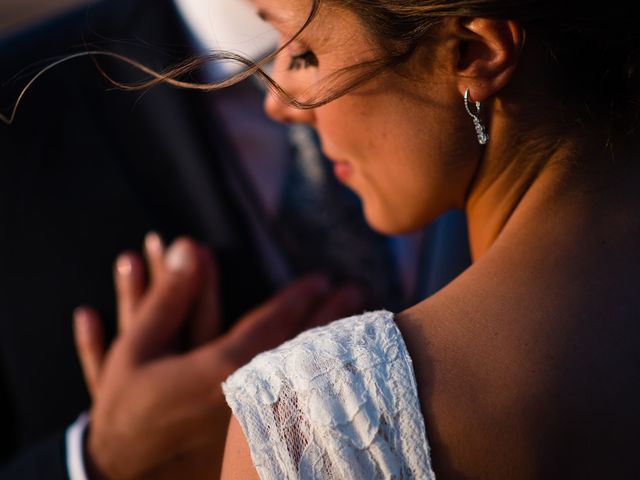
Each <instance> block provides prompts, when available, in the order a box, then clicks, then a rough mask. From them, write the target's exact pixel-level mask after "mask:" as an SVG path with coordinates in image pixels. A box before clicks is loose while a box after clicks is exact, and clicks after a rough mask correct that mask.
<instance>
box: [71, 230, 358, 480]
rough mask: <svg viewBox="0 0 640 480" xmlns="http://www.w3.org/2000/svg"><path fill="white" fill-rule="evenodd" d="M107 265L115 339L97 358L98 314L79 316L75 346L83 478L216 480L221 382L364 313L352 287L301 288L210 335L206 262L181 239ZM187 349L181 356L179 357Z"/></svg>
mask: <svg viewBox="0 0 640 480" xmlns="http://www.w3.org/2000/svg"><path fill="white" fill-rule="evenodd" d="M146 257H147V263H148V265H149V273H150V282H149V286H148V288H147V287H145V283H146V282H145V269H144V264H143V261H142V259H141V258H139V257H138V256H137V255H135V254H125V255H123V256H121V257H120V258H119V259H118V261H117V262H116V269H115V281H116V291H117V296H118V325H119V329H120V334H119V336H118V337H117V338H116V340H115V341H114V342H113V344H112V346H111V348H110V349H109V351H108V352H106V353H105V351H104V345H103V334H102V324H101V321H100V318H99V316H98V315H97V313H96V312H94V311H93V310H91V309H89V308H81V309H78V310H77V311H76V315H75V336H76V344H77V348H78V353H79V356H80V360H81V363H82V366H83V370H84V373H85V378H86V381H87V385H88V387H89V390H90V392H91V395H92V397H93V405H92V408H91V424H90V429H89V431H88V434H87V440H86V449H85V453H86V458H85V462H86V463H87V465H88V469H89V470H90V476H91V478H92V479H93V478H110V479H124V478H154V479H160V478H190V479H191V478H194V479H196V478H215V476H216V475H217V473H218V471H219V467H220V464H219V463H220V460H221V455H222V451H223V448H224V441H225V436H226V430H227V423H228V419H229V415H230V411H229V409H228V407H227V406H226V403H225V401H224V398H223V395H222V390H221V388H220V384H221V382H222V381H224V380H225V379H226V377H227V376H228V375H229V374H230V373H232V372H233V371H234V370H236V369H237V368H238V367H240V366H242V365H243V364H244V363H246V362H247V361H249V360H250V359H251V358H252V357H253V356H254V355H255V354H257V353H259V352H261V351H263V350H266V349H269V348H272V347H275V346H277V345H278V344H280V343H282V342H283V341H284V340H286V339H288V338H290V337H292V336H293V335H295V334H297V333H298V332H300V331H301V330H303V329H305V328H308V327H311V326H314V325H321V324H324V323H327V322H329V321H331V320H334V319H336V318H339V317H341V316H345V315H348V314H351V313H354V312H356V311H357V310H358V309H360V308H362V305H361V295H360V294H359V291H358V289H356V288H354V287H343V288H341V289H338V290H332V288H331V286H330V284H329V282H328V281H327V279H326V278H324V277H322V276H310V277H306V278H303V279H301V280H298V281H296V282H294V283H293V284H291V285H290V286H289V287H287V288H286V289H284V290H283V291H281V292H280V293H279V294H278V295H276V296H275V297H274V298H273V299H271V300H270V301H268V302H267V303H265V304H264V305H262V306H260V307H259V308H257V309H255V310H253V311H252V312H250V313H249V314H247V315H246V316H245V317H244V318H242V319H241V320H240V321H238V322H237V323H236V325H235V326H234V328H233V329H231V330H230V331H229V332H228V333H226V334H225V335H223V336H219V337H217V335H218V333H219V330H220V314H219V309H218V296H217V282H218V279H217V274H216V268H215V265H214V263H213V260H212V258H211V255H210V254H209V253H208V251H207V250H206V249H205V248H204V247H200V246H198V245H196V244H195V243H194V242H192V241H190V240H188V239H179V240H177V241H176V242H175V243H174V244H173V245H172V246H171V247H170V248H169V250H168V252H166V254H165V252H164V247H163V246H162V243H161V241H160V240H159V237H157V236H155V235H151V236H149V237H148V238H147V241H146ZM185 344H186V348H185Z"/></svg>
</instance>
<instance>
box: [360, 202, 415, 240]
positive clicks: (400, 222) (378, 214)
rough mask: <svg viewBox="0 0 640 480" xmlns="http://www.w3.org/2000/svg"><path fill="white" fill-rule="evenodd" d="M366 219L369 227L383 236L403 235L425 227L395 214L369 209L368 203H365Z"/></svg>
mask: <svg viewBox="0 0 640 480" xmlns="http://www.w3.org/2000/svg"><path fill="white" fill-rule="evenodd" d="M364 217H365V220H366V221H367V223H368V224H369V226H370V227H371V228H372V229H373V230H375V231H376V232H378V233H381V234H382V235H403V234H406V233H412V232H415V231H417V230H421V229H422V228H423V227H424V225H423V224H422V223H419V222H415V221H411V219H409V218H403V217H402V216H400V215H394V214H393V212H388V211H385V210H382V209H377V208H368V207H367V204H366V202H365V203H364Z"/></svg>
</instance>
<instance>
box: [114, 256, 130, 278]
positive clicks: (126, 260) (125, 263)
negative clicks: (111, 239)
mask: <svg viewBox="0 0 640 480" xmlns="http://www.w3.org/2000/svg"><path fill="white" fill-rule="evenodd" d="M116 271H117V272H118V275H122V276H127V275H131V272H132V271H133V262H132V261H131V257H130V256H129V255H120V256H119V257H118V260H117V261H116Z"/></svg>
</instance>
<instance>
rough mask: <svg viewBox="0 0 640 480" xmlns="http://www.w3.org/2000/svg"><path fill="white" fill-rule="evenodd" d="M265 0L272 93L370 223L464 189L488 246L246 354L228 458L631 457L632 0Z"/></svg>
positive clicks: (420, 465)
mask: <svg viewBox="0 0 640 480" xmlns="http://www.w3.org/2000/svg"><path fill="white" fill-rule="evenodd" d="M255 4H256V6H257V8H258V10H259V12H260V15H261V16H262V17H263V18H265V19H266V20H267V21H269V22H270V23H271V24H272V25H273V26H274V27H275V28H276V29H277V30H278V31H279V32H280V36H281V39H282V42H283V48H282V49H281V51H280V52H279V53H278V55H277V57H276V64H275V68H274V72H273V78H274V80H275V82H276V83H277V85H278V86H279V87H281V88H282V90H283V91H284V92H286V94H288V95H289V96H290V98H289V99H288V100H287V99H286V98H285V99H284V100H282V95H279V96H276V95H274V94H272V95H270V96H269V97H268V98H267V100H266V104H265V108H266V110H267V112H269V114H270V115H271V116H272V117H273V118H275V119H276V120H279V121H282V122H303V123H308V124H311V125H313V126H314V127H315V128H316V129H317V130H318V133H319V135H320V137H321V140H322V145H323V149H324V151H325V153H326V154H327V156H328V157H330V158H331V159H332V160H333V161H334V171H335V173H336V175H337V176H338V178H339V179H341V180H342V181H343V182H345V183H346V184H347V185H348V186H350V187H351V188H353V190H355V191H356V192H357V193H358V195H359V196H360V197H361V198H362V201H363V204H364V209H365V212H366V216H367V220H368V222H369V223H370V224H371V225H372V226H373V227H375V228H376V229H377V230H379V231H382V232H386V233H400V232H407V231H411V230H414V229H417V228H419V227H421V226H423V225H424V224H425V223H426V222H429V221H431V220H433V219H434V218H436V216H437V215H439V214H440V213H442V212H444V211H445V210H446V209H449V208H452V207H459V208H464V209H465V211H466V213H467V217H468V226H469V241H470V245H471V250H472V253H473V257H474V264H473V265H472V266H471V267H470V268H469V269H468V270H467V271H466V272H464V273H463V274H462V275H461V276H460V277H459V278H457V279H456V280H455V281H453V282H452V283H451V284H450V285H448V286H447V287H446V288H445V289H443V290H442V291H441V292H439V293H437V294H436V295H434V296H433V297H430V298H428V299H426V300H424V301H423V302H422V303H420V304H418V305H416V306H414V307H413V308H411V309H409V310H407V311H404V312H402V313H400V314H397V315H395V316H393V315H392V314H389V313H388V312H374V313H370V314H364V315H362V316H360V317H353V318H350V319H346V320H342V321H340V322H338V323H335V324H332V325H330V326H328V327H321V328H319V329H316V330H313V331H311V333H308V334H303V336H301V337H298V338H297V339H296V340H294V341H292V342H290V343H287V344H285V345H284V346H283V347H281V348H280V349H276V350H274V351H272V352H269V353H267V354H263V355H262V356H259V357H257V358H256V359H254V361H253V362H252V363H250V364H249V365H248V366H246V367H244V368H242V369H240V370H239V371H238V372H236V373H235V374H234V375H232V377H231V378H230V379H229V380H228V381H227V382H226V384H225V391H226V395H227V401H228V402H229V403H230V405H231V406H232V409H233V410H234V414H235V419H233V420H232V424H231V426H230V430H229V434H228V439H227V448H226V450H225V463H224V467H223V478H243V479H248V478H257V473H256V468H257V471H258V472H259V474H260V478H262V479H267V478H269V479H270V478H298V477H299V478H363V477H364V476H365V475H366V476H370V477H372V478H433V472H435V473H436V474H437V475H438V477H439V478H466V477H472V478H491V479H495V478H517V479H529V478H631V477H632V476H635V475H637V471H638V468H637V467H638V463H639V462H638V460H637V456H636V455H635V452H634V450H635V449H634V448H633V445H634V444H635V434H636V432H637V431H638V429H639V428H640V412H639V407H638V405H640V388H639V387H640V384H639V381H638V374H637V365H638V362H639V361H640V348H639V347H640V326H639V325H638V318H639V317H640V298H639V296H638V295H637V273H636V272H638V271H639V269H640V254H639V253H638V248H637V246H636V236H637V233H638V232H639V231H640V218H639V217H638V215H637V212H638V211H639V209H640V194H639V193H638V188H637V185H638V182H639V181H640V175H639V174H640V163H639V162H638V161H639V160H640V155H639V154H640V150H639V145H638V135H637V129H636V128H637V120H638V112H639V107H638V100H639V98H640V97H639V83H640V80H639V74H638V69H639V68H640V61H639V53H638V50H639V48H638V47H639V40H638V34H637V27H636V25H635V22H636V21H637V20H638V14H637V11H632V9H635V8H637V7H623V3H622V2H618V1H610V2H592V3H591V2H563V3H561V4H559V3H558V2H552V1H545V0H537V1H535V0H534V1H515V2H514V1H513V0H459V1H439V0H411V1H405V2H395V1H389V0H350V1H344V0H313V1H312V0H255ZM309 12H311V14H310V13H309ZM280 93H281V94H282V92H280ZM297 107H303V108H297ZM392 320H395V324H394V323H393V321H392ZM395 325H397V329H399V331H398V330H396V327H395ZM400 334H401V335H400ZM403 340H404V341H403ZM405 342H406V343H405ZM405 345H406V347H405ZM409 357H410V359H411V360H412V361H413V368H414V370H415V381H414V377H413V375H414V372H413V371H412V370H411V360H409ZM416 385H417V386H416ZM418 399H419V402H418ZM425 426H426V430H425ZM245 436H246V437H245ZM427 439H428V442H427ZM428 445H430V449H429V447H428ZM250 453H251V455H250ZM252 461H253V463H255V467H254V466H253V465H252Z"/></svg>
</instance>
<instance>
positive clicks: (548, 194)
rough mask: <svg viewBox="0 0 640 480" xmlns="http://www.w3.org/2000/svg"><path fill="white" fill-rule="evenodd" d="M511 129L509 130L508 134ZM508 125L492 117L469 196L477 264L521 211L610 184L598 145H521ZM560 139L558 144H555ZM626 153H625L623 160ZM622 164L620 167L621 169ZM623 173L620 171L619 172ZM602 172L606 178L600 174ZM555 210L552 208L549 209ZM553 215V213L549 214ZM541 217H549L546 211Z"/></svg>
mask: <svg viewBox="0 0 640 480" xmlns="http://www.w3.org/2000/svg"><path fill="white" fill-rule="evenodd" d="M510 127H511V128H510ZM516 128H520V129H521V128H522V125H520V126H519V127H517V125H516V122H514V121H513V119H509V121H507V117H506V116H504V115H496V117H495V118H494V122H493V125H492V132H493V135H492V137H493V139H495V141H494V140H493V139H492V142H493V143H490V144H489V145H488V146H487V149H486V151H485V154H484V158H483V160H482V163H481V165H480V167H479V169H478V173H477V174H476V178H475V181H474V183H473V185H472V187H471V189H470V191H469V195H468V197H467V202H466V213H467V221H468V227H469V243H470V247H471V255H472V258H473V259H474V261H475V260H477V259H478V258H480V257H481V256H482V255H483V254H484V253H485V252H486V251H487V250H488V249H489V248H490V247H491V246H492V245H493V244H494V243H495V242H496V240H497V239H498V237H499V236H500V235H501V234H502V233H503V232H504V230H505V228H506V227H507V225H508V224H509V223H510V222H512V221H513V220H514V219H515V218H517V217H518V216H519V215H520V213H521V212H523V211H529V212H530V211H531V209H530V208H527V207H532V208H533V209H535V210H537V211H538V212H539V213H541V214H542V215H544V214H545V212H544V205H547V204H550V203H549V202H550V201H552V202H553V205H554V206H557V205H560V204H561V203H562V200H561V199H562V197H567V198H568V197H569V196H573V195H574V194H575V192H576V191H578V190H579V191H588V190H589V185H592V186H596V184H598V185H599V186H600V187H602V186H603V185H602V183H603V182H604V183H606V182H611V181H614V182H616V181H617V180H616V179H615V178H616V177H617V176H619V175H616V173H615V170H620V168H619V167H621V165H613V164H612V163H611V158H610V152H609V151H608V150H607V148H606V147H605V146H604V141H597V140H594V139H595V138H598V137H599V136H597V135H594V136H593V137H591V138H589V137H588V136H586V135H582V136H581V137H578V136H577V135H576V136H573V137H571V136H567V135H564V136H562V135H552V134H549V133H547V134H544V135H543V134H540V136H539V137H538V138H536V139H522V138H521V137H520V138H519V137H518V136H517V134H516V133H515V131H516ZM558 139H562V140H558ZM627 154H628V152H625V155H627ZM622 163H623V162H622V161H621V164H622ZM623 169H624V168H623ZM604 171H606V175H603V172H604ZM554 208H555V207H554ZM554 211H555V210H554ZM546 214H547V215H548V214H549V211H548V210H547V212H546Z"/></svg>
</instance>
